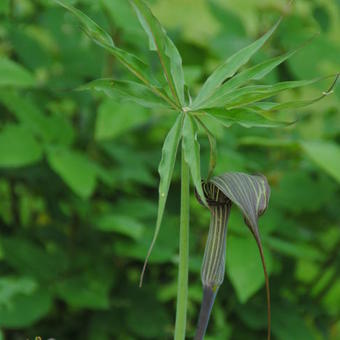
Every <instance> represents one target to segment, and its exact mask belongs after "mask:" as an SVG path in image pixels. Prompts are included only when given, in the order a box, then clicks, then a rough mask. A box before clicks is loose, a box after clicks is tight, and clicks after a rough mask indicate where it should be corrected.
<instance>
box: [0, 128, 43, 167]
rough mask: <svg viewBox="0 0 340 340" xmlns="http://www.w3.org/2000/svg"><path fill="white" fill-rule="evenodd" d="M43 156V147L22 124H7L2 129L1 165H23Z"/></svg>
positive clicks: (0, 141)
mask: <svg viewBox="0 0 340 340" xmlns="http://www.w3.org/2000/svg"><path fill="white" fill-rule="evenodd" d="M41 158H42V147H41V145H39V144H38V142H37V141H36V140H35V139H34V137H33V135H32V134H31V132H30V131H28V130H27V129H25V128H23V127H21V126H20V125H11V124H8V125H6V126H5V127H4V128H3V129H2V130H1V131H0V166H1V167H21V166H26V165H30V164H34V163H36V162H38V161H40V160H41Z"/></svg>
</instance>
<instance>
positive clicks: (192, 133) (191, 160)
mask: <svg viewBox="0 0 340 340" xmlns="http://www.w3.org/2000/svg"><path fill="white" fill-rule="evenodd" d="M197 132H198V131H197V124H196V122H195V120H194V118H193V117H192V116H190V115H188V114H186V115H185V118H184V123H183V132H182V135H183V144H182V145H183V152H184V159H185V161H186V162H187V163H188V165H189V168H190V173H191V176H192V180H193V182H194V185H195V188H196V191H197V193H198V195H199V196H200V198H201V200H202V202H203V203H204V204H205V205H207V203H206V201H205V196H204V194H203V190H202V183H201V178H202V177H201V162H200V145H199V143H198V140H197Z"/></svg>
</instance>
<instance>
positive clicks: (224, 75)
mask: <svg viewBox="0 0 340 340" xmlns="http://www.w3.org/2000/svg"><path fill="white" fill-rule="evenodd" d="M280 22H281V19H280V20H279V21H278V22H277V23H276V24H275V25H274V26H273V28H272V29H271V30H269V31H268V32H267V33H266V34H264V35H263V36H262V37H261V38H260V39H258V40H256V41H255V42H253V43H252V44H250V45H249V46H247V47H245V48H243V49H242V50H240V51H238V52H236V53H235V54H234V55H232V56H231V57H229V58H228V59H227V60H226V61H225V62H224V63H223V64H222V65H221V66H219V67H218V68H217V69H216V70H215V71H214V72H213V73H212V74H211V76H210V77H209V78H208V79H207V81H206V82H205V83H204V85H203V86H202V88H201V90H200V92H199V94H198V96H197V97H196V99H195V100H194V102H193V105H192V107H193V108H198V107H201V106H202V104H203V103H204V102H205V101H206V100H207V99H208V98H209V97H210V96H211V95H212V94H213V93H214V92H215V91H216V89H217V88H218V87H219V86H220V85H221V84H222V83H223V81H225V80H226V79H228V78H230V77H232V76H233V75H234V74H235V73H236V72H237V70H238V69H239V68H240V67H241V66H243V65H244V64H246V63H247V62H248V61H249V59H250V58H251V57H252V55H253V54H255V53H256V52H257V51H258V50H259V49H260V48H261V47H262V46H263V44H264V43H265V42H266V41H267V40H268V39H269V37H270V36H271V35H272V34H273V32H274V31H275V30H276V28H277V27H278V25H279V24H280Z"/></svg>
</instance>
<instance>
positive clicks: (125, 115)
mask: <svg viewBox="0 0 340 340" xmlns="http://www.w3.org/2000/svg"><path fill="white" fill-rule="evenodd" d="M71 3H72V4H74V5H76V6H78V7H79V8H80V9H81V10H83V11H84V12H85V13H87V14H88V15H89V16H90V17H92V18H93V19H94V20H96V21H97V22H98V23H99V24H101V25H102V26H103V27H105V28H106V30H108V31H109V32H111V34H112V36H113V38H114V40H115V42H116V44H117V45H118V46H122V47H124V48H125V49H127V50H130V51H133V52H134V53H135V54H137V55H139V56H140V57H141V58H142V59H144V60H147V61H148V62H149V63H151V64H153V63H155V61H156V59H155V56H154V55H152V54H151V53H150V52H149V51H148V44H147V40H146V38H145V36H144V34H143V32H142V29H141V27H140V26H139V24H138V21H137V19H136V18H135V16H134V14H133V12H132V10H131V8H130V6H129V4H128V1H126V0H98V1H91V0H78V1H76V0H75V1H72V2H71ZM148 3H149V4H150V5H151V7H152V9H153V11H154V13H155V14H156V16H157V17H158V18H159V20H160V21H161V22H162V23H163V24H164V26H165V27H166V28H167V30H168V32H169V34H170V36H171V37H172V38H173V40H174V41H175V43H176V45H177V46H178V48H179V51H180V52H181V54H182V56H183V62H184V65H185V66H184V70H185V75H186V82H187V84H189V85H190V86H191V88H193V89H194V91H195V90H196V91H197V89H198V87H199V86H200V84H202V82H203V81H204V80H205V79H206V77H207V75H208V74H209V73H210V72H211V71H212V70H214V68H215V67H216V66H217V65H218V64H219V63H220V62H221V61H222V60H224V59H225V58H226V57H228V56H229V55H231V54H232V53H233V52H235V51H237V50H238V49H240V48H241V47H243V46H245V45H247V44H248V43H249V42H251V41H253V40H254V39H255V38H257V37H258V36H259V35H261V34H263V33H264V32H265V31H266V30H268V28H269V27H270V26H271V25H272V24H273V22H274V20H275V19H276V18H277V17H278V16H279V14H280V13H282V12H283V11H284V10H285V3H286V2H285V1H277V0H263V1H256V0H238V1H224V0H172V1H166V0H158V1H156V0H155V1H148ZM316 32H320V35H319V36H318V37H316V38H315V39H314V40H313V41H312V42H311V43H310V44H308V45H307V46H306V47H305V48H304V49H303V50H301V51H300V52H299V53H298V54H297V55H296V56H294V57H293V58H292V59H291V60H289V61H288V62H286V63H285V64H283V65H282V66H280V68H279V69H278V70H276V71H274V72H272V73H271V75H270V76H268V77H266V79H265V83H271V82H275V81H282V80H291V79H309V78H313V77H315V76H324V75H332V74H335V73H336V72H338V71H339V70H340V1H339V0H314V1H312V0H297V1H295V4H294V5H293V7H292V9H291V10H290V14H289V16H288V17H287V18H286V19H285V20H284V22H283V23H282V24H281V26H280V28H279V30H278V31H277V32H276V33H275V35H274V37H273V38H272V39H271V41H270V43H269V44H267V45H266V46H265V48H264V49H262V51H261V52H259V53H258V54H257V55H256V56H255V57H254V58H253V60H252V63H255V62H259V61H261V60H263V59H264V58H265V57H270V56H275V55H278V54H281V53H284V52H286V51H288V50H289V49H290V48H292V47H295V46H297V45H299V44H301V43H302V42H303V41H305V40H306V39H308V38H310V37H311V36H313V35H314V34H315V33H316ZM111 76H114V77H115V78H118V79H119V78H121V79H126V78H127V77H129V76H128V75H127V73H126V72H125V71H124V70H123V69H122V68H121V67H120V65H119V64H118V63H117V62H116V61H115V60H114V59H113V58H112V57H111V56H109V55H107V54H106V53H105V52H103V50H101V49H100V48H99V47H97V46H96V45H94V44H93V43H91V42H90V40H89V39H88V38H87V37H86V36H85V35H84V34H83V33H82V32H81V31H80V29H79V26H78V23H77V21H76V20H75V19H74V18H73V17H72V15H70V14H68V13H66V12H65V10H63V9H62V8H60V7H58V6H56V5H55V4H53V3H52V2H51V1H47V0H1V1H0V339H9V340H11V339H34V337H36V336H41V337H42V338H43V339H47V338H55V339H58V340H59V339H89V340H97V339H98V340H105V339H118V340H129V339H171V338H172V333H173V326H174V316H175V304H176V279H177V260H178V256H177V250H178V246H177V244H178V222H179V216H178V213H179V193H180V183H179V168H176V169H175V174H174V182H173V184H172V186H171V190H170V194H169V200H168V204H167V211H166V216H165V220H164V223H163V225H162V229H161V233H160V237H159V240H158V241H157V244H156V246H155V249H154V251H153V253H152V256H151V259H150V264H149V267H148V270H147V273H146V277H145V282H144V286H143V288H142V289H139V288H138V279H139V274H140V270H141V266H142V263H143V260H144V257H145V255H146V252H147V248H148V246H149V243H150V241H151V237H152V232H153V230H154V224H155V217H156V209H157V200H158V197H157V195H158V189H157V186H158V175H157V170H156V169H157V165H158V162H159V160H160V152H161V145H162V141H163V139H164V137H165V135H166V132H167V130H168V129H169V128H170V126H171V123H172V122H173V120H174V116H173V114H169V113H168V112H162V111H161V110H152V109H150V110H146V109H144V108H141V107H138V106H137V105H136V104H133V103H129V102H122V101H119V100H118V99H115V98H107V97H105V96H104V95H102V94H100V93H90V92H77V91H74V90H73V89H74V88H76V87H77V86H79V85H81V84H83V83H85V82H88V81H90V80H93V79H96V78H100V77H111ZM331 81H332V79H330V78H329V79H327V80H325V81H321V82H319V83H318V84H317V85H315V86H311V87H309V88H304V89H301V90H300V89H299V90H295V91H292V92H289V91H288V92H285V93H284V95H282V96H281V97H280V98H279V100H282V101H284V100H299V99H310V98H314V97H318V96H320V95H321V93H322V92H323V91H325V90H327V88H328V87H329V86H330V83H331ZM334 92H335V93H334V95H332V96H329V97H327V98H326V99H324V100H323V101H321V102H318V103H317V104H315V105H313V106H310V107H308V108H306V109H303V110H300V111H299V112H296V111H294V112H283V113H282V118H284V119H285V120H289V119H291V118H294V117H296V116H297V117H298V118H299V120H298V122H297V123H296V124H294V125H293V126H290V127H288V128H284V129H277V130H271V129H269V130H268V129H260V128H254V129H245V128H241V127H238V126H233V127H232V128H230V129H225V130H222V129H220V128H219V127H216V128H215V131H214V132H215V133H216V134H217V136H218V162H217V169H216V172H215V173H216V174H221V173H223V172H225V171H245V172H250V173H256V172H262V173H264V174H266V176H267V177H268V178H269V182H270V185H271V187H272V196H271V201H270V207H269V209H268V211H267V212H266V214H265V215H264V216H263V217H262V218H261V219H260V231H261V233H262V239H263V244H264V248H265V256H266V261H267V266H268V269H269V272H270V281H271V291H272V319H273V325H272V329H273V339H277V340H313V339H331V340H336V339H340V275H339V274H340V252H339V249H340V208H339V207H340V190H339V182H340V146H339V143H340V111H339V107H340V84H339V82H338V85H337V87H336V88H335V91H334ZM200 142H201V143H202V153H203V155H202V167H203V170H204V171H206V168H207V165H206V164H207V163H208V157H209V155H208V152H209V145H208V141H207V140H205V139H204V138H203V137H202V138H201V139H200ZM208 225H209V214H208V212H207V211H205V210H204V209H203V208H202V207H201V206H200V205H199V204H198V203H197V202H196V200H195V198H194V196H193V195H192V200H191V231H190V259H191V260H190V261H191V262H190V297H189V306H188V333H187V335H188V338H191V337H192V335H193V333H194V329H195V325H196V320H197V314H198V310H199V305H200V301H201V283H200V273H199V272H200V264H201V260H202V256H203V251H204V243H205V239H206V236H207V231H208ZM229 225H230V227H229V230H228V238H227V270H226V271H227V276H226V279H225V282H224V284H223V285H222V287H221V288H220V291H219V293H218V298H217V301H216V304H215V306H214V309H213V314H212V319H211V323H210V325H209V329H208V335H207V337H206V339H207V340H213V339H214V340H220V339H221V340H228V339H232V340H248V339H249V340H250V339H252V340H253V339H264V338H265V336H266V318H267V316H266V300H265V291H264V277H263V271H262V267H261V263H260V258H259V255H258V251H257V247H256V244H255V241H254V240H253V239H252V238H251V235H250V233H249V231H248V230H247V229H246V227H245V226H244V224H243V221H242V218H241V216H240V214H239V213H238V212H237V211H236V209H235V210H234V211H233V214H232V216H231V221H230V223H229Z"/></svg>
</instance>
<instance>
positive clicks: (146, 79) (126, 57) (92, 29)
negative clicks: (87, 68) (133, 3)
mask: <svg viewBox="0 0 340 340" xmlns="http://www.w3.org/2000/svg"><path fill="white" fill-rule="evenodd" d="M54 1H55V2H57V3H58V4H59V5H61V6H63V7H64V8H66V9H67V10H68V11H70V12H71V13H73V14H74V15H75V16H76V17H77V19H78V20H79V21H80V24H81V28H82V30H83V31H84V32H85V33H86V34H87V35H88V37H89V38H90V39H92V40H93V41H94V42H95V43H96V44H98V45H100V46H101V47H103V48H104V49H105V50H107V51H108V52H109V53H110V54H112V55H113V56H114V57H116V58H117V59H118V60H119V62H120V63H121V64H122V65H123V66H125V67H126V68H127V69H128V70H129V71H130V72H131V73H133V74H134V75H135V76H136V77H137V78H138V79H140V80H141V81H142V82H143V83H145V84H146V85H147V86H148V87H150V88H151V89H152V90H153V92H155V93H158V95H160V96H162V93H159V90H158V88H157V86H156V85H155V81H154V79H153V77H152V76H150V71H149V69H148V67H147V66H146V64H145V63H144V62H143V61H141V60H140V59H139V58H138V57H136V56H135V55H133V54H131V53H129V52H126V51H124V50H122V49H120V48H118V47H116V46H115V44H114V42H113V41H112V39H111V37H110V35H109V34H108V33H107V32H106V31H105V30H103V29H102V28H101V27H100V26H99V25H97V24H96V23H95V22H94V21H93V20H92V19H90V18H89V17H88V16H87V15H85V14H84V13H83V12H81V11H80V10H78V9H77V8H75V7H73V6H71V5H68V4H65V3H64V2H62V1H60V0H54Z"/></svg>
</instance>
